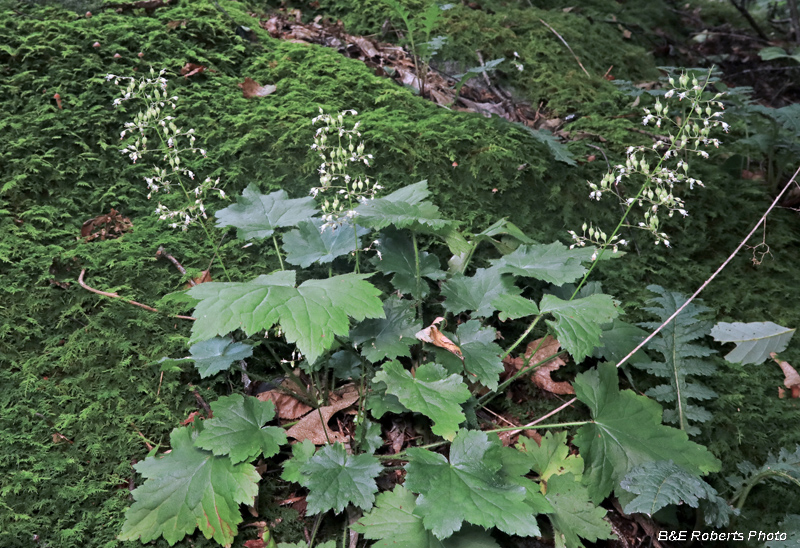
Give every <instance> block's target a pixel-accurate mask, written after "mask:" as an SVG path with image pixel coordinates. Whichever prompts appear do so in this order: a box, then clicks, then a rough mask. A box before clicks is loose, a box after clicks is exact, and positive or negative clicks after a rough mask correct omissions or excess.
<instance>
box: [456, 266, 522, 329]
mask: <svg viewBox="0 0 800 548" xmlns="http://www.w3.org/2000/svg"><path fill="white" fill-rule="evenodd" d="M520 293H521V291H520V289H519V288H518V287H516V286H515V285H514V279H513V278H512V277H511V276H504V275H503V274H502V272H500V270H499V269H498V268H496V267H493V268H479V269H478V270H476V271H475V274H473V275H472V276H460V275H459V276H453V277H452V278H450V279H449V280H447V281H446V282H445V283H443V284H442V295H443V296H444V297H445V298H446V300H445V302H444V307H445V310H447V311H448V312H450V313H451V314H459V313H461V312H464V311H466V310H470V311H472V314H473V315H474V316H482V317H487V316H491V315H492V314H493V313H494V312H495V310H497V308H495V306H494V302H495V299H497V298H498V297H501V296H506V295H511V296H513V295H519V294H520Z"/></svg>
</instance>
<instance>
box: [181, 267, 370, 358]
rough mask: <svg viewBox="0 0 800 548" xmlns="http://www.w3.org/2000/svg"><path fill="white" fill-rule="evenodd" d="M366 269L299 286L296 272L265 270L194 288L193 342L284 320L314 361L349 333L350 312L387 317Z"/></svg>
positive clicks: (288, 333)
mask: <svg viewBox="0 0 800 548" xmlns="http://www.w3.org/2000/svg"><path fill="white" fill-rule="evenodd" d="M367 277H368V275H365V274H345V275H343V276H334V277H332V278H327V279H324V280H309V281H306V282H303V283H302V284H301V285H300V287H297V288H295V287H294V284H295V272H294V271H293V270H286V271H282V272H276V273H274V274H268V275H262V276H259V277H257V278H256V279H254V280H252V281H249V282H238V283H235V282H234V283H231V282H228V283H220V282H206V283H204V284H199V285H196V286H195V287H193V288H191V289H190V290H189V293H190V294H191V296H192V297H194V298H196V299H197V300H198V301H199V302H198V304H197V307H196V308H195V313H194V315H195V317H196V318H197V320H196V321H195V322H194V324H193V325H192V338H191V341H198V340H204V339H208V338H211V337H213V336H214V335H222V334H226V333H229V332H231V331H233V330H235V329H242V330H243V331H244V332H245V333H246V334H247V335H248V336H249V335H252V334H254V333H257V332H259V331H263V330H266V329H269V328H271V327H272V326H273V325H275V324H276V323H280V326H281V328H282V329H283V331H284V332H285V334H286V340H287V341H289V342H292V343H296V344H297V347H298V349H299V350H300V352H302V353H303V354H305V356H306V358H307V359H308V361H309V362H310V363H313V362H314V361H316V360H317V358H319V356H320V355H321V354H322V353H323V352H324V351H325V350H327V349H329V348H330V347H331V346H332V345H333V342H334V336H335V335H347V334H348V332H349V330H350V322H349V320H348V316H349V317H351V318H354V319H355V320H357V321H361V320H363V319H364V318H381V317H383V315H384V313H383V305H382V303H381V301H380V299H379V298H378V295H379V294H380V291H379V290H378V289H377V288H376V287H375V286H373V285H372V284H370V283H369V282H367V281H366V280H365V279H366V278H367Z"/></svg>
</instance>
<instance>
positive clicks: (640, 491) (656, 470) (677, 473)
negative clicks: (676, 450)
mask: <svg viewBox="0 0 800 548" xmlns="http://www.w3.org/2000/svg"><path fill="white" fill-rule="evenodd" d="M620 487H622V488H623V489H625V490H626V491H629V492H631V493H634V494H636V495H638V496H637V497H636V498H634V499H633V500H632V501H631V502H630V503H628V504H627V505H626V506H625V513H626V514H633V513H635V512H639V513H641V514H647V515H648V516H652V515H653V514H655V513H656V512H658V511H659V510H661V509H662V508H664V507H665V506H668V505H670V504H677V505H680V504H683V503H686V504H688V505H689V506H691V507H692V508H697V506H698V504H699V501H700V499H707V498H711V497H714V496H716V495H717V491H716V490H715V489H714V488H713V487H711V486H710V485H709V484H707V483H706V482H704V481H703V480H701V479H700V478H698V477H697V476H695V475H693V474H690V473H689V472H687V471H686V470H684V469H683V468H681V467H680V466H677V465H676V464H675V463H674V462H672V461H671V460H669V461H663V460H660V461H651V462H645V463H644V464H641V465H639V466H636V467H634V468H632V469H631V471H630V472H628V473H627V474H626V475H625V477H624V478H623V479H622V481H621V482H620Z"/></svg>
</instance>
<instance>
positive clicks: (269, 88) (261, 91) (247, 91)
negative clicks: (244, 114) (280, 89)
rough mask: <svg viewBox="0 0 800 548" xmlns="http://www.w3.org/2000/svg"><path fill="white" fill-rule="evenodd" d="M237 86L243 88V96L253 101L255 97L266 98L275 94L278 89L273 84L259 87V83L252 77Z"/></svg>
mask: <svg viewBox="0 0 800 548" xmlns="http://www.w3.org/2000/svg"><path fill="white" fill-rule="evenodd" d="M237 85H238V86H239V87H240V88H242V95H244V98H245V99H252V98H253V97H266V96H267V95H270V94H272V93H274V92H275V90H276V89H277V88H276V87H275V86H273V85H271V84H267V85H266V86H262V85H259V83H258V82H256V81H255V80H253V79H252V78H250V77H247V78H245V79H244V82H242V83H241V84H237Z"/></svg>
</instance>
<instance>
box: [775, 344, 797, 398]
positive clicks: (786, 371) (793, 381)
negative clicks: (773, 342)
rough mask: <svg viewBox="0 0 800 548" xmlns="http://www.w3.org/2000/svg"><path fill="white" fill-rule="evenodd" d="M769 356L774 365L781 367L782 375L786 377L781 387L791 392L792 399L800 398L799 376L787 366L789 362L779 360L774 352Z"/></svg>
mask: <svg viewBox="0 0 800 548" xmlns="http://www.w3.org/2000/svg"><path fill="white" fill-rule="evenodd" d="M769 356H770V358H772V359H773V361H774V362H775V363H777V364H778V365H780V366H781V369H782V370H783V375H784V376H785V377H786V378H785V379H784V381H783V385H784V386H785V387H786V388H788V389H789V390H791V391H792V398H800V374H798V373H797V370H796V369H795V368H794V367H792V366H791V365H789V362H784V361H781V360H779V359H778V355H777V354H776V353H775V352H772V353H771V354H770V355H769ZM779 397H780V395H779Z"/></svg>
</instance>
